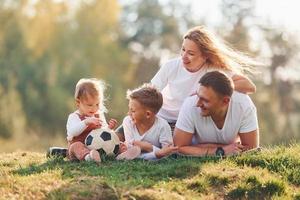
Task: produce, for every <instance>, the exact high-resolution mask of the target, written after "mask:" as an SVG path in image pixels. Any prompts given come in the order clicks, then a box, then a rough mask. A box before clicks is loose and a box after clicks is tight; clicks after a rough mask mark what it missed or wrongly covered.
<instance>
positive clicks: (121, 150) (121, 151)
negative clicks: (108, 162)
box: [120, 142, 127, 153]
mask: <svg viewBox="0 0 300 200" xmlns="http://www.w3.org/2000/svg"><path fill="white" fill-rule="evenodd" d="M125 151H127V146H126V144H124V143H123V142H120V153H123V152H125Z"/></svg>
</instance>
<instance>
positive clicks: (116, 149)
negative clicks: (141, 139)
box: [113, 144, 120, 155]
mask: <svg viewBox="0 0 300 200" xmlns="http://www.w3.org/2000/svg"><path fill="white" fill-rule="evenodd" d="M119 149H120V145H118V144H117V145H115V148H114V151H113V152H114V154H115V155H117V154H118V153H119Z"/></svg>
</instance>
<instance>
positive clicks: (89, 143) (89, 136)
mask: <svg viewBox="0 0 300 200" xmlns="http://www.w3.org/2000/svg"><path fill="white" fill-rule="evenodd" d="M92 141H93V136H91V135H88V136H87V138H86V141H85V143H86V145H91V144H92Z"/></svg>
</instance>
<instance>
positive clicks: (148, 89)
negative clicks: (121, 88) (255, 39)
mask: <svg viewBox="0 0 300 200" xmlns="http://www.w3.org/2000/svg"><path fill="white" fill-rule="evenodd" d="M127 99H134V100H136V101H138V102H139V103H140V104H141V105H143V106H145V107H147V108H149V109H150V110H151V111H152V112H153V113H155V114H156V113H157V112H158V111H159V110H160V108H161V107H162V104H163V97H162V94H161V93H160V92H159V91H158V89H157V88H156V87H155V86H153V85H151V84H143V85H142V86H141V87H139V88H136V89H134V90H132V91H130V90H128V91H127Z"/></svg>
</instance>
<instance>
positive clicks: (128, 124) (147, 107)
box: [117, 84, 178, 160]
mask: <svg viewBox="0 0 300 200" xmlns="http://www.w3.org/2000/svg"><path fill="white" fill-rule="evenodd" d="M127 99H128V100H129V106H128V107H129V111H128V116H127V117H125V118H124V120H123V128H124V135H125V145H126V147H127V148H131V147H139V148H140V149H141V151H142V153H141V155H140V156H139V158H142V159H146V160H156V159H160V158H162V157H165V156H167V155H170V154H172V153H175V152H177V149H178V148H177V147H174V146H173V138H172V133H171V128H170V126H169V124H168V122H167V121H165V120H164V119H162V118H160V117H158V116H156V113H157V112H158V111H159V109H160V108H161V106H162V103H163V98H162V94H161V93H160V92H159V91H158V90H157V89H156V88H154V87H153V86H152V85H150V84H144V85H143V86H141V87H140V88H137V89H135V90H133V91H128V92H127ZM126 147H125V148H126ZM117 159H118V160H121V159H126V153H121V154H120V155H118V156H117Z"/></svg>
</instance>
